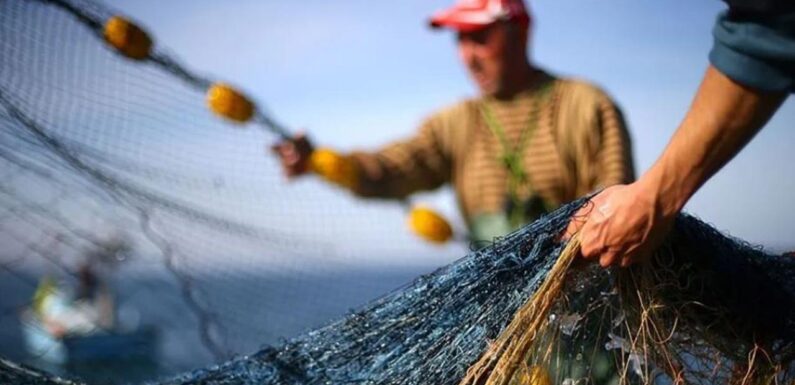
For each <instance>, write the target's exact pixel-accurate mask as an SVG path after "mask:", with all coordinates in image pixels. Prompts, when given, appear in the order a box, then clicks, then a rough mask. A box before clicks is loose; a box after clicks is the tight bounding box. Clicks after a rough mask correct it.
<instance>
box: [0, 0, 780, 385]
mask: <svg viewBox="0 0 795 385" xmlns="http://www.w3.org/2000/svg"><path fill="white" fill-rule="evenodd" d="M115 14H117V13H116V12H113V11H112V10H109V9H108V8H106V7H104V6H101V5H98V4H97V3H94V2H90V1H63V0H58V1H22V0H6V1H3V2H0V135H1V136H2V138H1V140H0V162H2V165H3V167H2V168H0V178H2V180H3V184H2V186H0V209H2V213H0V215H2V217H0V237H2V241H3V244H4V248H3V249H4V250H3V251H2V253H0V254H1V258H2V259H0V274H3V281H2V282H3V284H4V285H8V282H9V281H11V280H13V281H14V282H17V283H18V284H22V285H27V287H28V288H29V290H28V292H30V291H32V290H31V289H32V288H33V287H36V286H37V285H38V286H39V287H41V285H40V284H39V283H38V281H37V279H36V278H37V276H36V274H37V272H38V273H41V272H42V271H44V272H48V273H49V274H50V275H57V276H59V277H61V278H62V279H65V280H68V281H71V282H79V281H80V279H81V271H80V268H79V266H82V265H85V263H86V261H89V262H91V261H94V262H96V261H101V262H102V264H101V265H102V267H101V268H102V269H104V270H105V271H104V273H105V274H107V275H108V276H113V277H114V278H113V285H114V289H115V290H114V291H115V292H116V293H118V294H117V295H118V297H119V298H118V299H117V302H119V303H121V304H124V303H129V304H132V305H131V307H130V308H127V309H125V308H124V307H123V306H122V307H121V308H119V309H118V317H117V318H118V323H119V325H120V326H118V327H122V328H125V327H126V328H128V329H131V330H132V329H135V328H140V327H141V326H142V324H144V323H146V324H151V325H155V326H156V327H157V328H158V330H160V332H161V340H162V341H161V343H160V344H159V350H160V351H161V353H160V356H161V358H160V362H159V364H160V365H163V363H164V362H167V363H168V364H167V366H168V367H167V368H165V369H164V370H163V368H160V369H161V370H158V371H156V372H154V373H152V374H150V375H149V376H148V377H147V376H146V375H142V374H140V373H138V374H139V375H140V377H136V375H135V374H129V375H126V374H125V377H124V378H120V377H119V376H120V374H119V373H120V372H119V371H115V372H113V373H115V374H110V375H109V378H111V379H113V380H115V381H135V380H140V379H150V380H151V378H152V376H155V375H159V376H163V375H168V374H170V373H172V374H173V373H175V372H177V371H184V370H186V369H188V368H195V367H197V366H198V365H201V364H203V363H207V362H212V361H215V362H223V363H222V364H220V365H218V366H215V367H210V368H207V369H200V370H196V371H193V372H186V373H184V374H181V375H177V376H171V377H170V379H165V380H161V383H174V384H177V383H186V384H193V383H202V384H209V383H217V384H232V383H252V384H254V383H256V384H262V383H266V384H268V383H272V384H320V383H324V384H342V383H366V384H421V383H433V384H455V383H459V382H460V383H463V384H506V385H507V384H514V383H516V384H551V383H555V384H566V385H575V384H613V383H615V384H636V383H643V384H665V383H694V384H713V383H727V384H728V383H731V384H735V383H736V384H756V383H759V384H762V383H764V384H790V383H792V381H793V379H795V368H793V364H792V359H793V351H794V350H795V349H794V345H793V344H794V343H795V259H792V258H791V257H783V256H772V255H768V254H765V253H764V252H763V251H761V250H759V249H757V248H754V247H751V246H749V245H746V244H744V243H743V242H741V241H739V240H736V239H731V238H728V237H725V236H723V235H722V234H720V233H718V232H717V231H715V230H714V229H712V228H711V227H710V226H708V225H705V224H703V223H701V222H700V221H698V220H697V219H694V218H692V217H689V216H681V217H680V218H679V219H678V220H677V223H676V226H675V228H674V230H673V232H672V233H671V235H670V236H669V238H668V239H667V241H666V243H665V244H664V245H663V247H661V248H660V250H659V251H658V252H657V253H656V254H655V255H654V256H653V258H652V259H651V260H650V261H649V262H648V263H645V264H640V265H638V266H635V267H633V268H630V269H622V270H603V269H599V268H598V267H596V266H592V265H579V264H577V263H576V262H575V258H574V256H575V255H576V252H577V251H576V239H575V240H573V241H570V242H565V241H562V240H560V239H559V234H560V233H561V231H562V230H563V229H564V228H565V226H566V224H567V223H568V221H569V219H570V218H571V216H572V215H573V213H575V212H576V211H577V209H578V208H580V207H581V205H583V204H586V202H587V201H585V200H582V201H578V202H574V203H572V204H570V205H567V206H564V207H563V208H561V209H560V210H558V211H556V212H554V213H552V214H550V215H548V216H546V217H544V218H542V219H540V220H539V221H536V222H535V223H533V224H531V225H528V226H526V227H524V228H523V229H521V230H519V231H517V232H515V233H513V234H511V235H509V236H506V237H505V238H503V239H500V240H498V241H496V242H495V243H494V244H493V245H491V246H489V247H487V248H484V249H482V250H479V251H476V252H472V253H470V254H469V255H468V256H466V257H464V258H462V259H460V260H458V261H456V262H454V263H452V264H450V265H448V266H447V267H444V268H441V269H439V270H436V271H435V272H433V273H431V274H428V275H426V276H422V277H420V278H418V279H416V280H414V281H413V282H412V283H411V284H408V285H405V286H402V287H400V288H399V289H397V290H394V291H392V292H391V294H387V295H386V296H383V297H381V298H380V299H377V300H375V301H373V302H370V303H369V304H368V305H365V306H363V307H358V306H357V304H361V303H364V302H366V301H367V300H369V299H371V298H372V297H373V295H372V294H371V293H373V292H386V291H388V290H389V289H391V288H394V287H398V286H399V284H400V283H402V282H405V281H407V280H408V279H409V277H411V276H413V275H415V274H416V270H417V269H415V270H405V271H398V272H396V273H394V274H392V275H390V276H388V277H387V278H384V276H372V278H369V281H368V277H371V276H368V275H367V274H363V273H361V272H359V273H355V272H356V271H357V270H356V269H357V267H356V265H357V264H356V263H355V262H357V261H359V262H360V261H362V260H365V259H366V258H367V257H370V256H373V255H376V254H377V255H379V256H380V257H383V256H385V255H386V256H389V255H394V256H400V255H405V254H410V253H415V252H417V250H421V249H419V248H416V247H415V248H414V249H412V248H409V247H407V246H406V245H407V244H409V243H410V242H406V240H407V239H410V238H408V237H409V235H407V234H405V231H404V230H403V229H402V226H401V225H402V223H401V222H402V218H401V213H400V209H397V208H394V207H393V208H388V207H384V206H383V205H381V204H377V203H373V204H353V203H352V202H351V201H349V200H346V199H347V198H346V197H345V196H344V195H343V194H342V193H340V192H339V191H336V190H333V189H328V188H319V186H320V185H319V184H317V185H315V183H316V182H312V181H310V182H305V183H306V184H305V185H304V186H298V187H297V188H296V187H294V188H286V187H285V185H284V183H282V180H281V176H279V175H278V173H277V172H276V171H275V170H277V165H276V164H275V163H274V161H273V160H272V159H269V158H267V157H264V156H262V146H261V145H259V144H257V143H260V142H262V140H263V139H262V138H263V136H262V132H260V131H257V130H241V129H240V128H243V127H242V126H234V125H232V124H231V123H228V122H225V121H222V120H220V119H218V118H217V117H215V116H213V115H212V113H211V112H210V111H209V110H208V109H207V108H206V107H205V105H204V102H203V98H204V95H203V94H204V92H205V91H206V90H207V88H208V87H209V86H210V84H212V82H211V81H210V80H208V79H206V78H204V77H202V76H199V75H196V74H195V73H194V72H192V71H190V70H188V69H186V67H184V66H182V65H181V64H179V63H178V62H177V61H176V60H174V59H173V58H172V57H171V56H170V55H169V54H168V53H166V52H163V51H162V50H159V49H155V51H154V52H152V53H151V54H150V56H148V58H147V59H146V60H144V61H132V60H129V59H126V58H124V57H122V56H121V55H119V54H118V53H117V52H115V51H114V50H113V49H111V48H109V47H108V46H107V45H106V44H104V43H103V42H102V41H103V38H102V28H103V25H104V22H105V21H106V20H108V19H109V18H110V17H111V16H112V15H115ZM250 126H251V127H259V128H263V129H264V130H265V131H268V132H270V133H272V134H276V135H277V136H284V135H286V131H285V129H284V128H283V127H282V126H280V125H279V124H278V123H276V122H275V121H274V120H273V119H271V118H270V117H268V116H267V115H266V114H265V113H264V112H263V110H258V111H257V112H256V113H255V118H254V123H252V124H250ZM262 170H272V171H270V172H264V171H262ZM329 202H332V203H329ZM390 216H392V217H394V220H392V221H391V222H390V221H387V220H386V219H385V218H389V217H390ZM341 218H344V222H342V223H345V224H346V225H345V226H340V225H339V223H341V222H340V221H341V220H342V219H341ZM384 222H387V223H394V227H391V228H390V227H389V226H388V225H384ZM373 228H379V229H380V232H373V231H372V229H373ZM384 234H389V237H387V236H385V235H384ZM401 237H405V238H401ZM362 239H368V242H362V241H361V240H362ZM389 239H391V240H392V241H389ZM372 245H377V247H375V246H372ZM457 251H460V250H457ZM351 271H354V273H351ZM6 277H7V278H8V279H6ZM29 297H33V296H32V294H31V295H28V294H26V295H25V296H24V298H19V299H18V302H17V303H13V302H12V303H11V304H10V305H8V307H7V308H5V309H0V310H2V313H0V319H3V320H4V322H9V321H8V320H16V319H18V318H19V313H20V310H22V309H26V308H28V307H29V306H28V305H30V304H29V303H28V302H30V301H29ZM15 300H17V299H15ZM344 304H348V306H357V308H358V310H356V311H353V312H351V313H349V314H348V315H346V316H343V317H340V314H342V313H343V310H344V309H341V306H344ZM32 305H33V306H35V299H34V303H33V304H32ZM4 306H6V305H5V304H4ZM140 308H144V309H145V310H144V311H143V312H141V311H140V310H137V309H140ZM329 319H337V321H335V322H332V323H328V324H326V326H322V327H318V326H320V325H322V324H323V323H325V322H327V320H329ZM311 327H316V328H315V329H312V330H311V331H308V332H304V333H303V334H301V333H299V332H300V331H305V330H309V329H310V328H311ZM2 329H3V330H9V329H8V328H2ZM6 333H8V332H6ZM292 336H296V337H292ZM287 337H292V338H288V339H285V338H287ZM263 346H264V347H263ZM253 351H257V353H254V354H251V355H242V356H237V357H233V356H234V355H236V354H244V353H249V352H253ZM185 352H190V354H188V355H187V356H185V355H184V354H185ZM197 352H198V353H197ZM40 354H41V355H42V356H45V355H46V354H47V352H41V353H40ZM197 354H198V357H197ZM180 360H182V362H180ZM114 370H115V369H114ZM91 371H92V372H97V371H99V368H97V367H93V368H91ZM112 371H113V370H112ZM114 375H115V376H116V377H114ZM107 378H108V377H105V378H102V379H107ZM89 381H92V380H90V379H89ZM0 382H3V383H32V384H46V383H68V381H65V380H60V379H57V378H55V377H51V376H49V375H45V374H42V373H41V372H38V371H37V370H34V369H30V368H28V367H26V366H23V365H20V364H16V363H13V362H11V361H7V360H0Z"/></svg>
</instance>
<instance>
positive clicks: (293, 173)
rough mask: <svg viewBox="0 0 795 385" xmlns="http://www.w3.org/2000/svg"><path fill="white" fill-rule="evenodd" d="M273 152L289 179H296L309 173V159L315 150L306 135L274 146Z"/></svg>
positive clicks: (299, 135) (296, 136)
mask: <svg viewBox="0 0 795 385" xmlns="http://www.w3.org/2000/svg"><path fill="white" fill-rule="evenodd" d="M271 150H272V151H273V153H274V154H276V155H277V156H278V157H279V160H280V161H281V163H282V170H283V171H284V175H286V176H287V178H294V177H297V176H299V175H303V174H306V173H307V172H308V171H309V158H310V157H311V156H312V151H313V150H314V148H313V146H312V143H311V142H310V141H309V139H308V138H307V137H306V135H305V134H304V133H299V134H297V135H295V136H294V137H293V138H292V139H290V140H283V141H281V142H279V143H276V144H274V145H273V146H271Z"/></svg>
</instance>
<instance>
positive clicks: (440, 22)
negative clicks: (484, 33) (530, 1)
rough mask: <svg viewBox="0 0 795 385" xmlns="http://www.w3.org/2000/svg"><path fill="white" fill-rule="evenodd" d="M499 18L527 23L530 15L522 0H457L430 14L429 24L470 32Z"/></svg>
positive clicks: (434, 26)
mask: <svg viewBox="0 0 795 385" xmlns="http://www.w3.org/2000/svg"><path fill="white" fill-rule="evenodd" d="M500 20H513V21H519V22H522V23H528V22H529V21H530V15H529V14H528V13H527V9H526V8H525V6H524V2H523V1H522V0H458V1H457V2H456V3H455V5H453V6H452V7H450V8H448V9H445V10H443V11H439V12H437V13H435V14H434V15H433V16H431V20H430V24H431V27H432V28H442V27H447V28H452V29H454V30H456V31H460V32H471V31H477V30H479V29H481V28H484V27H486V26H489V25H491V24H493V23H495V22H497V21H500Z"/></svg>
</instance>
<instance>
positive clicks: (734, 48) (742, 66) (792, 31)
mask: <svg viewBox="0 0 795 385" xmlns="http://www.w3.org/2000/svg"><path fill="white" fill-rule="evenodd" d="M790 1H792V0H787V1H785V2H786V3H789V4H793V3H795V2H793V3H790ZM727 2H728V3H729V5H730V8H729V10H728V11H725V12H723V13H721V14H720V15H719V16H718V20H717V22H716V23H715V28H714V30H713V35H714V38H715V43H714V46H713V48H712V52H710V54H709V59H710V62H711V63H712V65H713V66H714V67H715V68H717V69H718V70H719V71H720V72H722V73H723V74H725V75H726V76H728V77H729V78H731V79H732V80H734V81H736V82H738V83H740V84H743V85H745V86H748V87H752V88H756V89H760V90H764V91H785V92H790V93H792V92H795V10H793V7H789V6H786V7H781V8H775V7H770V8H767V9H764V8H762V9H760V8H758V7H757V8H754V9H749V8H745V7H743V5H742V4H733V3H742V1H736V0H735V1H727ZM762 3H764V1H763V2H762ZM767 3H775V1H767ZM782 3H784V2H782ZM757 4H759V3H757Z"/></svg>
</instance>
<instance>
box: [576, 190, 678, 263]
mask: <svg viewBox="0 0 795 385" xmlns="http://www.w3.org/2000/svg"><path fill="white" fill-rule="evenodd" d="M655 197H656V195H655V190H654V189H651V188H649V187H646V186H644V185H643V184H642V182H635V183H633V184H629V185H618V186H613V187H610V188H607V189H605V190H604V191H602V192H601V193H599V194H598V195H596V196H595V197H594V198H593V199H592V200H591V202H589V203H588V204H586V205H585V206H584V207H583V208H581V209H580V210H579V211H578V212H577V213H576V214H575V215H574V217H572V220H571V222H570V223H569V226H568V228H567V229H566V233H567V236H571V235H573V234H574V233H575V232H578V231H579V232H580V233H581V234H580V252H581V254H582V256H583V257H584V258H585V259H596V258H598V260H599V264H600V265H602V266H603V267H608V266H610V265H613V264H619V265H621V266H622V267H626V266H629V265H631V264H633V263H635V262H637V261H638V260H640V259H641V258H644V257H646V256H648V255H649V254H650V253H651V252H653V251H654V249H655V248H656V247H657V246H659V245H660V243H661V242H662V240H663V239H664V237H665V235H666V234H667V233H668V231H669V230H670V229H671V226H672V225H673V220H674V218H675V217H676V212H677V210H664V209H663V208H662V207H661V205H660V204H659V203H658V202H657V199H656V198H655ZM671 211H673V212H671Z"/></svg>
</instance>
